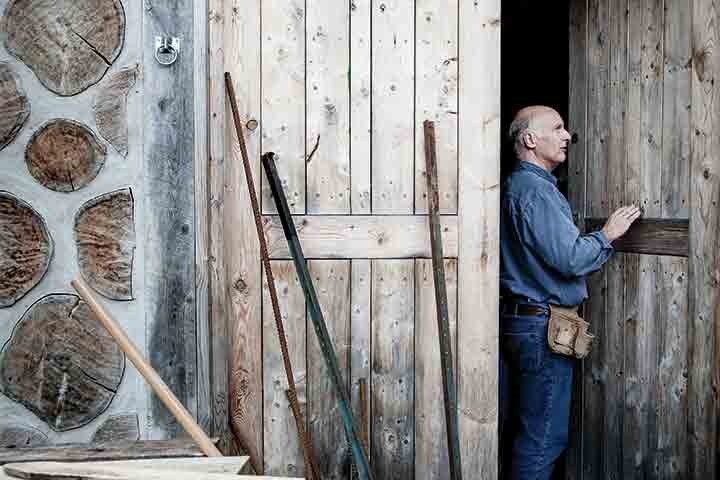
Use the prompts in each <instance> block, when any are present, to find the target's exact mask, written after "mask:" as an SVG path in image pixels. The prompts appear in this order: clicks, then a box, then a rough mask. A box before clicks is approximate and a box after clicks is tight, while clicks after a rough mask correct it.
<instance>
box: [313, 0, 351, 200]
mask: <svg viewBox="0 0 720 480" xmlns="http://www.w3.org/2000/svg"><path fill="white" fill-rule="evenodd" d="M349 29H350V2H337V1H335V0H316V1H312V2H308V3H307V39H306V45H307V47H306V48H307V60H306V61H307V64H306V65H307V67H306V68H307V86H306V97H307V137H306V140H305V149H306V151H307V153H308V158H307V160H306V162H305V163H306V165H307V213H322V214H331V213H350V93H349V88H350V85H349V78H348V77H349V76H348V68H349V66H350V44H349V34H350V32H349ZM316 145H317V149H315V146H316ZM313 150H315V152H314V153H313ZM310 155H312V157H311V156H310Z"/></svg>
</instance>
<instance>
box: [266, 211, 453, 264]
mask: <svg viewBox="0 0 720 480" xmlns="http://www.w3.org/2000/svg"><path fill="white" fill-rule="evenodd" d="M293 220H294V221H295V225H296V227H297V231H298V238H299V239H300V243H301V244H302V248H303V252H304V253H305V257H306V258H399V257H403V258H413V257H430V256H431V255H430V254H431V252H430V231H429V229H428V226H427V218H426V217H424V216H419V215H418V216H407V215H372V216H364V215H352V216H350V215H337V216H334V215H322V216H319V215H308V216H296V217H294V219H293ZM264 221H265V232H266V234H265V235H266V238H267V242H268V251H269V253H270V256H271V257H272V258H276V259H282V258H290V252H289V250H288V248H287V242H286V240H285V235H284V234H283V231H282V225H281V223H280V219H279V218H278V217H276V216H266V217H265V219H264ZM440 224H441V227H442V236H443V253H444V255H445V256H446V257H457V255H458V233H457V232H458V230H457V229H458V219H457V217H455V216H449V215H448V216H443V217H441V218H440Z"/></svg>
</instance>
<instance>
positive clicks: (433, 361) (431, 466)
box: [415, 259, 457, 480]
mask: <svg viewBox="0 0 720 480" xmlns="http://www.w3.org/2000/svg"><path fill="white" fill-rule="evenodd" d="M432 268H433V267H432V261H431V260H416V261H415V479H416V480H423V479H428V480H429V479H438V478H450V477H449V472H450V465H449V462H448V445H447V430H446V426H445V415H444V413H443V412H444V402H443V396H442V390H441V388H440V385H442V371H441V367H440V348H439V344H438V335H439V334H438V319H437V310H436V307H435V286H434V283H433V271H432ZM445 280H446V282H445V283H446V288H447V299H448V313H449V320H450V336H451V339H452V345H453V363H454V364H457V348H456V345H457V260H455V259H452V260H451V259H448V260H445Z"/></svg>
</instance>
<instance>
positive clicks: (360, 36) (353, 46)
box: [350, 0, 372, 214]
mask: <svg viewBox="0 0 720 480" xmlns="http://www.w3.org/2000/svg"><path fill="white" fill-rule="evenodd" d="M371 18H372V1H371V0H351V1H350V178H351V179H352V182H351V185H350V190H351V191H350V195H351V201H350V206H351V209H352V213H354V214H369V213H370V206H371V205H370V203H371V195H370V192H371V189H372V182H371V174H372V173H371V150H372V142H371V139H370V131H371V126H370V108H371V103H372V97H371V82H372V77H371V66H372V61H371V52H372V43H371V40H372V37H371V30H370V28H371V24H372V21H371Z"/></svg>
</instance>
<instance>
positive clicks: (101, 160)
mask: <svg viewBox="0 0 720 480" xmlns="http://www.w3.org/2000/svg"><path fill="white" fill-rule="evenodd" d="M106 153H107V152H106V149H105V146H104V145H103V144H101V143H100V141H99V140H98V139H97V137H96V136H95V134H94V133H93V132H92V130H90V129H89V128H88V127H87V126H85V125H83V124H81V123H78V122H75V121H73V120H67V119H62V118H58V119H54V120H50V121H49V122H47V123H45V124H44V125H43V126H42V127H40V128H39V129H38V130H37V131H36V132H35V133H34V134H33V136H32V137H31V138H30V140H29V141H28V144H27V147H26V149H25V163H26V164H27V167H28V170H29V171H30V174H31V175H32V176H33V177H34V178H35V180H37V181H38V182H40V183H41V184H42V185H44V186H45V187H47V188H49V189H50V190H55V191H57V192H73V191H75V190H79V189H81V188H83V187H84V186H86V185H87V184H88V183H90V182H92V181H93V180H94V179H95V177H96V176H97V174H98V173H100V170H102V168H103V166H104V165H105V156H106Z"/></svg>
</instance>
